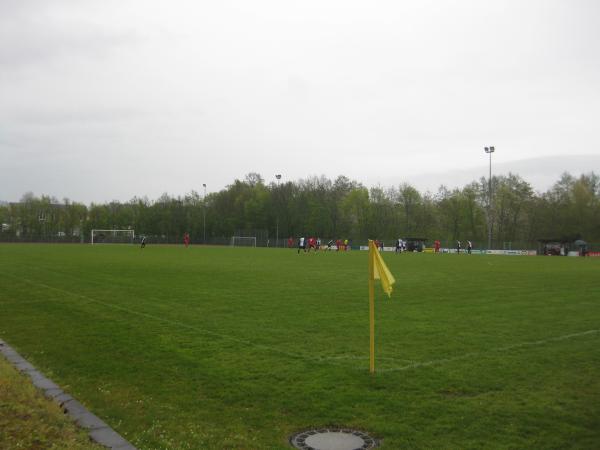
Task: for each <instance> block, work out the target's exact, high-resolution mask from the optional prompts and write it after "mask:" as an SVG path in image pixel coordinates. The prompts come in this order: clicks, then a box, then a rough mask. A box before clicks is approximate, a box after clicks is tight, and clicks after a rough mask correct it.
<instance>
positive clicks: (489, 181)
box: [484, 147, 496, 250]
mask: <svg viewBox="0 0 600 450" xmlns="http://www.w3.org/2000/svg"><path fill="white" fill-rule="evenodd" d="M484 149H485V152H486V153H487V154H488V155H490V177H489V179H488V193H489V196H490V198H489V200H488V250H491V249H492V153H494V151H495V150H496V149H495V148H494V147H484Z"/></svg>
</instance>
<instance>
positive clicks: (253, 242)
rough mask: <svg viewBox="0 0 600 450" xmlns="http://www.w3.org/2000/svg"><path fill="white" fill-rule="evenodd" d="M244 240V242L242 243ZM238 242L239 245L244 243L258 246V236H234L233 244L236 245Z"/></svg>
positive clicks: (247, 245)
mask: <svg viewBox="0 0 600 450" xmlns="http://www.w3.org/2000/svg"><path fill="white" fill-rule="evenodd" d="M242 242H243V243H244V244H242ZM236 243H237V245H238V246H240V245H242V246H244V247H256V236H232V237H231V246H232V247H235V246H236Z"/></svg>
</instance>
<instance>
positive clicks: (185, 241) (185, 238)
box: [183, 233, 190, 248]
mask: <svg viewBox="0 0 600 450" xmlns="http://www.w3.org/2000/svg"><path fill="white" fill-rule="evenodd" d="M183 244H184V245H185V248H187V247H188V245H190V235H189V233H185V234H184V235H183Z"/></svg>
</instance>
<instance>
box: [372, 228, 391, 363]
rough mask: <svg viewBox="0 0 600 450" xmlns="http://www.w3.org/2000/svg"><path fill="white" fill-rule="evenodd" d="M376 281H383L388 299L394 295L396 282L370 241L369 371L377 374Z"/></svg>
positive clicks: (382, 285) (382, 284)
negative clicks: (393, 289)
mask: <svg viewBox="0 0 600 450" xmlns="http://www.w3.org/2000/svg"><path fill="white" fill-rule="evenodd" d="M375 280H381V287H382V288H383V292H385V293H386V294H387V295H388V297H390V296H391V294H392V285H393V284H394V283H395V282H396V280H395V279H394V277H393V275H392V273H391V272H390V269H388V268H387V266H386V265H385V262H384V261H383V258H382V257H381V254H380V253H379V250H378V249H377V247H375V243H374V242H373V241H372V240H369V335H370V358H369V371H370V372H371V373H375Z"/></svg>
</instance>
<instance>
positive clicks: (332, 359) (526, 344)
mask: <svg viewBox="0 0 600 450" xmlns="http://www.w3.org/2000/svg"><path fill="white" fill-rule="evenodd" d="M0 275H5V276H8V277H11V278H15V279H17V280H20V281H23V282H25V283H28V284H31V285H34V286H36V285H37V286H41V287H44V288H46V289H52V290H55V291H57V292H62V293H65V294H68V295H71V296H74V297H79V298H81V299H84V300H86V301H87V302H91V303H97V304H99V305H103V306H106V307H108V308H113V309H116V310H119V311H123V312H126V313H129V314H133V315H137V316H140V317H146V318H148V319H153V320H156V321H158V322H163V323H168V324H171V325H176V326H178V327H180V328H186V329H188V330H192V331H197V332H200V333H205V334H207V335H210V336H215V337H218V338H221V339H224V340H229V341H232V342H237V343H239V344H243V345H246V346H249V347H254V348H257V349H260V350H266V351H267V352H271V353H279V354H281V355H284V356H288V357H290V358H295V359H301V360H304V361H311V362H325V363H329V364H333V365H337V366H341V367H348V366H347V365H344V364H339V363H338V361H342V360H364V361H366V360H367V359H368V358H367V357H361V356H352V355H340V356H308V355H303V354H299V353H292V352H288V351H285V350H280V349H278V348H275V347H270V346H268V345H264V344H257V343H255V342H252V341H249V340H246V339H240V338H236V337H233V336H229V335H226V334H221V333H218V332H216V331H211V330H207V329H204V328H199V327H195V326H192V325H187V324H185V323H182V322H178V321H176V320H171V319H166V318H164V317H158V316H154V315H152V314H148V313H144V312H139V311H134V310H132V309H129V308H125V307H123V306H119V305H115V304H112V303H107V302H103V301H102V300H97V299H95V298H92V297H89V296H87V295H83V294H79V293H76V292H71V291H67V290H66V289H61V288H57V287H54V286H50V285H47V284H45V283H41V282H36V281H31V280H28V279H27V278H22V277H19V276H16V275H12V274H8V273H0ZM597 333H600V329H597V330H588V331H583V332H580V333H571V334H565V335H562V336H557V337H552V338H547V339H541V340H537V341H529V342H520V343H517V344H511V345H506V346H503V347H496V348H493V349H491V350H488V351H486V352H471V353H465V354H462V355H460V356H455V357H452V358H441V359H434V360H430V361H424V362H412V361H410V360H403V359H400V358H398V359H396V358H385V357H382V358H377V359H378V360H394V361H410V362H411V363H410V364H407V365H405V366H399V367H390V368H383V369H378V370H377V372H379V373H382V372H399V371H405V370H409V369H418V368H420V367H430V366H435V365H442V364H446V363H450V362H454V361H460V360H465V359H471V358H477V357H481V356H487V355H489V354H490V353H493V352H503V351H510V350H514V349H518V348H522V347H532V346H538V345H544V344H548V343H551V342H558V341H564V340H567V339H572V338H576V337H581V336H587V335H592V334H597ZM353 369H357V370H363V369H362V366H361V367H356V366H354V367H353Z"/></svg>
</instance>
